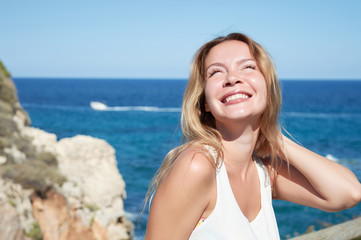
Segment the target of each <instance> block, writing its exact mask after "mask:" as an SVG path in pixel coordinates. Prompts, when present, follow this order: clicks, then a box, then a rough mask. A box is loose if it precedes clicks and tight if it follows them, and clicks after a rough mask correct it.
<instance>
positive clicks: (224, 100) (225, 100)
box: [221, 90, 252, 103]
mask: <svg viewBox="0 0 361 240" xmlns="http://www.w3.org/2000/svg"><path fill="white" fill-rule="evenodd" d="M237 94H240V96H239V98H237V99H236V100H238V101H239V100H242V101H244V100H247V99H249V98H251V97H252V94H250V93H248V92H245V91H240V90H235V91H231V92H228V93H226V94H225V95H223V97H222V98H221V102H222V103H229V102H231V101H232V100H229V101H227V98H229V97H231V96H234V95H237ZM242 95H246V96H248V98H245V97H244V96H242ZM233 101H234V100H233Z"/></svg>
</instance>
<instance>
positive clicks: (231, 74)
mask: <svg viewBox="0 0 361 240" xmlns="http://www.w3.org/2000/svg"><path fill="white" fill-rule="evenodd" d="M280 105H281V93H280V88H279V85H278V80H277V76H276V71H275V69H274V66H273V64H272V61H271V59H270V57H269V55H268V54H267V52H266V50H264V49H263V48H262V47H261V46H260V45H259V44H258V43H256V42H255V41H253V40H251V39H250V38H248V37H247V36H245V35H243V34H239V33H232V34H229V35H228V36H226V37H219V38H216V39H214V40H212V41H210V42H208V43H206V44H205V45H203V46H202V47H201V48H200V49H199V51H198V52H197V54H196V56H195V59H194V63H193V68H192V72H191V75H190V78H189V82H188V86H187V89H186V92H185V94H184V99H183V105H182V131H183V136H184V138H185V139H186V140H187V142H186V143H184V144H183V145H181V146H179V147H177V148H175V149H173V150H171V151H170V152H169V153H168V155H167V156H166V158H165V159H164V161H163V163H162V165H161V167H160V168H159V170H158V172H157V174H156V176H155V177H154V178H153V181H152V183H151V186H150V189H149V191H148V198H150V197H152V198H153V201H152V204H151V209H150V214H149V220H148V226H147V232H146V236H145V239H148V240H152V239H156V240H162V239H167V240H169V239H175V240H176V239H191V240H201V239H210V240H232V239H234V240H236V239H279V233H278V227H277V223H276V219H275V215H274V211H273V207H272V198H277V199H283V200H287V201H291V202H295V203H299V204H303V205H306V206H311V207H315V208H319V209H321V210H324V211H339V210H342V209H345V208H350V207H352V206H354V205H356V204H357V203H358V202H360V200H361V185H360V183H359V181H358V180H357V178H356V177H355V175H354V174H353V173H352V172H351V171H350V170H348V169H347V168H345V167H343V166H341V165H339V164H337V163H335V162H332V161H330V160H328V159H326V158H324V157H321V156H320V155H318V154H316V153H313V152H311V151H309V150H307V149H305V148H303V147H301V146H299V145H298V144H296V143H294V142H292V141H291V140H289V139H288V138H286V137H285V136H283V135H282V133H281V130H280V127H279V124H278V119H279V109H280Z"/></svg>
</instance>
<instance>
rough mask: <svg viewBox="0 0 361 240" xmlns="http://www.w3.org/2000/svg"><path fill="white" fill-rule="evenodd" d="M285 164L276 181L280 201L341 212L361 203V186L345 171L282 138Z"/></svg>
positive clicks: (338, 165) (276, 190)
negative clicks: (286, 160) (286, 161)
mask: <svg viewBox="0 0 361 240" xmlns="http://www.w3.org/2000/svg"><path fill="white" fill-rule="evenodd" d="M283 144H284V153H285V155H286V157H287V159H288V161H289V163H290V165H289V169H288V167H287V164H286V163H285V162H284V164H283V165H282V167H281V169H280V171H279V173H278V175H277V177H276V179H275V184H274V186H275V193H276V196H275V197H276V198H277V199H282V200H287V201H291V202H295V203H298V204H302V205H306V206H310V207H315V208H319V209H321V210H324V211H329V212H333V211H340V210H343V209H346V208H351V207H353V206H355V205H356V204H358V203H359V202H360V201H361V184H360V182H359V181H358V179H357V178H356V176H355V175H354V174H353V173H352V172H351V171H350V170H349V169H347V168H346V167H344V166H342V165H340V164H338V163H336V162H333V161H331V160H329V159H327V158H325V157H322V156H320V155H318V154H316V153H314V152H312V151H310V150H308V149H306V148H304V147H302V146H300V145H298V144H296V143H294V142H293V141H291V140H290V139H288V138H287V137H285V136H283Z"/></svg>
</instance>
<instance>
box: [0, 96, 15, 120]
mask: <svg viewBox="0 0 361 240" xmlns="http://www.w3.org/2000/svg"><path fill="white" fill-rule="evenodd" d="M0 113H3V114H6V115H9V116H12V115H14V109H13V107H12V106H11V105H10V104H9V103H7V102H4V101H3V100H0Z"/></svg>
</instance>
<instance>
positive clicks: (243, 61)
mask: <svg viewBox="0 0 361 240" xmlns="http://www.w3.org/2000/svg"><path fill="white" fill-rule="evenodd" d="M248 61H252V62H256V60H255V59H253V58H245V59H242V60H239V61H238V62H237V63H238V64H242V63H245V62H248Z"/></svg>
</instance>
